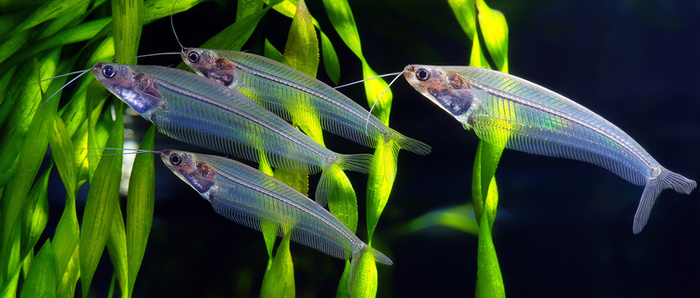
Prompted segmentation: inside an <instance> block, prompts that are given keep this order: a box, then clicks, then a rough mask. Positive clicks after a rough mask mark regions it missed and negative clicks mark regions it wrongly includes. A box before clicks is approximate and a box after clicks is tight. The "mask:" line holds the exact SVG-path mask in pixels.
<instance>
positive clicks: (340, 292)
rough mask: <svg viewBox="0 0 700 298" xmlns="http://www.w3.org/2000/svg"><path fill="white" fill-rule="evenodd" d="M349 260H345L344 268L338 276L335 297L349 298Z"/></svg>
mask: <svg viewBox="0 0 700 298" xmlns="http://www.w3.org/2000/svg"><path fill="white" fill-rule="evenodd" d="M350 267H351V266H350V260H345V269H343V274H342V275H341V276H340V281H339V282H338V288H337V289H336V291H335V298H349V297H350V292H349V287H348V279H350Z"/></svg>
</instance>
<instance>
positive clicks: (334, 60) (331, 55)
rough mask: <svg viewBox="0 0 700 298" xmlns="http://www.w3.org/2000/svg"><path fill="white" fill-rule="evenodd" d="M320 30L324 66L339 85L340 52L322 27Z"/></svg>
mask: <svg viewBox="0 0 700 298" xmlns="http://www.w3.org/2000/svg"><path fill="white" fill-rule="evenodd" d="M318 32H319V33H320V34H321V56H322V57H323V67H324V69H325V70H326V74H327V75H328V77H329V78H330V79H331V81H333V83H334V84H336V85H338V82H339V81H340V61H339V60H338V54H337V53H336V52H335V48H334V47H333V43H331V40H330V39H329V38H328V36H326V34H325V33H323V31H321V28H319V29H318Z"/></svg>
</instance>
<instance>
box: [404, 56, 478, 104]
mask: <svg viewBox="0 0 700 298" xmlns="http://www.w3.org/2000/svg"><path fill="white" fill-rule="evenodd" d="M404 77H405V78H406V81H408V83H409V84H411V86H413V88H414V89H416V91H418V92H420V94H423V96H425V97H427V98H428V99H430V100H431V101H432V102H433V103H434V104H436V105H437V106H439V107H440V108H442V109H443V110H445V111H446V112H448V113H450V114H451V115H452V116H454V117H458V116H462V115H463V114H465V113H466V112H467V111H468V110H469V108H470V107H471V105H472V103H473V102H474V97H473V96H472V94H471V92H469V90H470V89H471V86H469V84H468V83H467V82H466V81H465V80H464V79H463V78H462V76H460V75H459V74H456V73H454V72H452V71H450V70H449V69H447V68H445V67H441V66H430V65H414V64H412V65H408V66H406V68H404ZM465 91H466V92H465Z"/></svg>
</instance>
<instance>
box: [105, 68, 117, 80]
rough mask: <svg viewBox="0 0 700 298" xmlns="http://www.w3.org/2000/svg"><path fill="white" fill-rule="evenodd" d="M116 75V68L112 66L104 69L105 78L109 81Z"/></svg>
mask: <svg viewBox="0 0 700 298" xmlns="http://www.w3.org/2000/svg"><path fill="white" fill-rule="evenodd" d="M116 74H117V71H116V70H114V67H112V66H111V65H106V66H105V67H104V68H103V69H102V75H103V76H105V77H106V78H108V79H111V78H113V77H114V75H116Z"/></svg>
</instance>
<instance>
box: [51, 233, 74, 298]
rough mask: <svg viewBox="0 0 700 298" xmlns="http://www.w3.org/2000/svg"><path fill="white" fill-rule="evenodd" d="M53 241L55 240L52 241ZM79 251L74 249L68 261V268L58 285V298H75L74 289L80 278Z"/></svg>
mask: <svg viewBox="0 0 700 298" xmlns="http://www.w3.org/2000/svg"><path fill="white" fill-rule="evenodd" d="M54 241H55V240H54ZM79 258H80V249H79V248H76V250H75V251H74V252H73V255H72V256H71V258H70V261H68V266H67V267H66V270H65V272H64V274H63V277H62V279H61V283H60V284H59V285H58V290H57V293H58V295H56V296H58V297H75V288H76V286H77V284H78V278H80V264H79Z"/></svg>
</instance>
